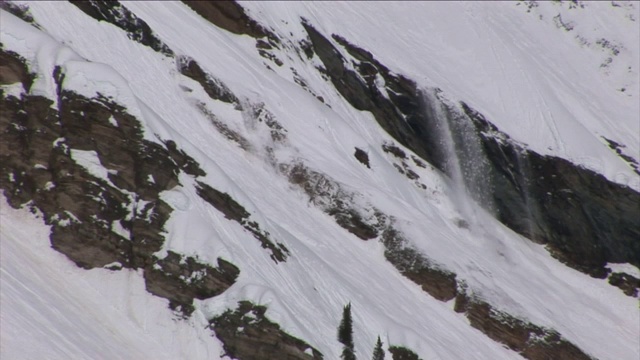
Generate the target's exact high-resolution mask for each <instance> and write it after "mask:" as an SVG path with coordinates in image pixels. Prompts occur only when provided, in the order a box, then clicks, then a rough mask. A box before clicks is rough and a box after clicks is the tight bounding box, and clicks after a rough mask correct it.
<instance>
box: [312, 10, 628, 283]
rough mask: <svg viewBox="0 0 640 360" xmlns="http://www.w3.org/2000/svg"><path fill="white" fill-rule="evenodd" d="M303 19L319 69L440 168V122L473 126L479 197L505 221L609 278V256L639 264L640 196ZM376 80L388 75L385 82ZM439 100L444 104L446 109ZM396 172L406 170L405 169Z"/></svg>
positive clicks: (585, 269)
mask: <svg viewBox="0 0 640 360" xmlns="http://www.w3.org/2000/svg"><path fill="white" fill-rule="evenodd" d="M303 25H304V27H305V29H306V30H307V33H308V34H309V38H310V42H311V43H312V44H313V48H312V50H313V51H314V52H315V54H316V55H317V56H318V57H319V58H320V60H321V61H322V63H323V64H324V68H323V69H321V71H322V72H324V73H325V74H327V75H328V77H329V79H330V80H331V82H332V83H333V85H334V86H335V88H336V89H337V90H338V92H340V94H341V95H342V96H343V97H344V98H345V99H346V100H347V101H348V102H349V103H350V104H351V105H352V106H353V107H354V108H356V109H358V110H363V111H369V112H371V113H372V115H373V116H374V117H375V119H376V120H377V122H378V123H379V124H380V126H382V127H383V128H384V129H385V130H386V131H387V132H388V133H389V134H390V135H391V136H393V137H394V138H395V139H396V140H397V141H398V142H399V143H401V144H402V145H404V146H406V147H407V148H409V149H411V150H412V151H413V152H415V153H416V154H417V155H419V156H420V157H421V158H423V159H425V160H427V161H428V162H430V163H431V164H433V165H434V166H435V167H436V168H438V169H439V170H441V171H443V172H445V173H447V174H449V175H451V169H448V167H447V160H446V159H447V155H446V153H445V151H444V150H443V149H442V148H441V146H439V144H440V141H439V139H438V136H439V132H438V127H439V123H440V122H442V121H457V122H459V123H460V122H461V124H460V125H461V126H466V127H467V128H471V129H472V131H473V132H475V133H476V135H475V136H476V137H477V139H478V140H477V141H479V142H480V144H481V149H482V151H484V152H485V154H486V159H484V160H483V162H486V164H487V166H486V167H485V168H486V169H483V171H487V172H488V173H487V174H484V175H485V177H486V179H489V180H487V181H485V185H486V189H487V194H486V199H480V200H486V204H485V205H486V206H490V207H491V209H490V210H492V211H495V213H496V217H497V218H498V219H499V220H500V221H501V222H503V223H504V224H505V225H507V226H509V227H510V228H512V229H513V230H514V231H516V232H518V233H520V234H522V235H524V236H526V237H528V238H530V239H532V240H533V241H535V242H538V243H543V244H547V248H548V249H549V251H550V253H551V254H552V255H553V256H555V257H556V258H558V259H559V260H561V261H563V262H564V263H566V264H567V265H569V266H571V267H574V268H576V269H578V270H581V271H583V272H585V273H587V274H590V275H592V276H595V277H600V278H603V277H605V276H606V269H605V267H604V266H605V264H606V263H607V262H616V263H625V262H628V263H631V264H634V265H636V266H639V265H640V242H638V241H637V240H636V239H638V238H640V225H639V224H638V222H637V219H638V218H640V208H639V207H638V206H637V204H638V203H640V194H638V193H637V192H635V191H633V190H631V189H629V188H627V187H625V186H623V185H619V184H616V183H613V182H610V181H608V180H607V179H605V178H604V177H603V176H601V175H599V174H597V173H594V172H592V171H590V170H587V169H584V168H581V167H579V166H576V165H574V164H572V163H571V162H569V161H566V160H564V159H561V158H558V157H551V156H542V155H540V154H537V153H535V152H533V151H531V150H528V149H526V148H524V147H523V146H521V145H519V144H517V143H516V142H514V141H512V140H511V139H509V138H508V136H506V135H505V134H504V133H501V132H500V131H499V130H498V129H497V128H496V127H495V126H493V125H492V124H491V123H490V122H489V121H488V120H487V119H485V118H484V117H483V116H482V115H481V114H479V113H478V112H477V111H474V110H473V109H471V107H469V106H468V105H466V104H464V103H461V104H460V108H461V109H462V110H461V111H457V110H456V108H455V107H454V106H451V105H450V104H433V103H429V101H427V100H426V95H425V94H424V93H422V92H421V91H420V90H419V89H418V88H417V86H416V84H415V82H413V81H411V80H409V79H407V78H406V77H404V76H402V75H397V74H393V73H392V72H391V71H390V70H389V69H388V68H387V67H385V66H384V65H382V64H381V63H380V62H378V61H377V60H376V59H375V58H374V57H373V55H372V54H371V53H370V52H368V51H366V50H364V49H361V48H358V47H357V46H355V45H353V44H350V43H349V42H348V41H347V40H346V39H344V38H342V37H340V36H337V35H334V36H333V40H334V41H335V42H336V43H337V44H339V45H341V46H342V47H343V48H344V50H345V51H346V52H347V54H348V55H349V56H350V58H346V57H345V55H343V53H342V52H340V51H339V50H338V48H337V47H336V46H335V45H334V43H333V42H332V41H330V40H329V39H327V38H326V37H325V36H323V35H322V34H321V33H320V32H318V31H317V30H316V29H315V28H314V27H313V26H311V25H310V24H308V23H306V22H303ZM347 62H351V63H352V64H353V68H355V69H356V71H353V70H349V69H348V68H347V66H346V63H347ZM376 78H382V79H383V80H384V84H385V85H384V87H383V88H381V87H380V86H379V85H378V84H379V83H380V82H376V81H374V80H375V79H376ZM434 106H441V107H442V108H443V109H444V114H441V113H438V112H437V111H435V110H434ZM443 116H444V117H445V118H444V119H443V118H440V117H443ZM388 150H389V151H390V149H388ZM458 150H459V149H458ZM460 153H461V154H460V155H461V156H463V158H462V159H461V161H462V162H465V161H466V162H468V163H472V161H470V159H465V158H464V151H460ZM398 155H399V156H401V155H402V154H398ZM398 170H399V171H400V172H404V173H405V174H406V171H404V170H403V169H402V167H400V168H399V169H398ZM468 181H469V179H465V182H467V183H468ZM489 203H490V204H491V205H488V204H489ZM494 207H495V208H494Z"/></svg>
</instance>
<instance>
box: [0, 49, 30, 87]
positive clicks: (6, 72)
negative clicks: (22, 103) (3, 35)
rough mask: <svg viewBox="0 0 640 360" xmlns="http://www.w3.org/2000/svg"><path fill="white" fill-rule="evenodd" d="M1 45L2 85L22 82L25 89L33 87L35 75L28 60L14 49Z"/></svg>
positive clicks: (0, 77) (0, 72)
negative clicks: (10, 49) (28, 64)
mask: <svg viewBox="0 0 640 360" xmlns="http://www.w3.org/2000/svg"><path fill="white" fill-rule="evenodd" d="M1 49H2V48H1V47H0V85H8V84H14V83H17V82H19V83H21V84H22V88H23V89H25V91H29V89H31V85H32V84H33V80H34V79H35V76H34V75H33V74H31V73H29V69H28V68H27V66H26V65H25V64H26V61H25V60H24V59H23V58H22V57H21V56H20V55H18V54H16V53H14V52H13V51H7V50H1Z"/></svg>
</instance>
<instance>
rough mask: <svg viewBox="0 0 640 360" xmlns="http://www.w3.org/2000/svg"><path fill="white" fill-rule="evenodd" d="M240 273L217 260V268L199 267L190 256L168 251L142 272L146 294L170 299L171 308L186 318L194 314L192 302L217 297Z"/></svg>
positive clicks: (228, 264) (200, 264) (203, 265)
mask: <svg viewBox="0 0 640 360" xmlns="http://www.w3.org/2000/svg"><path fill="white" fill-rule="evenodd" d="M239 274H240V270H239V269H238V268H237V267H236V266H235V265H233V264H231V263H230V262H228V261H225V260H223V259H221V258H218V267H217V268H214V267H212V266H210V265H206V264H202V263H200V262H198V261H197V260H196V259H194V258H192V257H185V256H184V255H180V254H177V253H175V252H173V251H169V253H168V255H167V256H166V257H165V258H164V259H161V260H158V261H156V262H155V264H154V265H152V266H148V267H147V268H146V269H145V277H144V278H145V282H146V286H147V291H149V292H150V293H152V294H154V295H156V296H160V297H163V298H165V299H169V301H170V303H169V305H170V306H171V308H172V309H175V310H179V311H181V312H183V313H184V314H185V315H189V314H191V313H192V312H193V310H194V308H193V299H201V300H202V299H208V298H211V297H214V296H217V295H220V294H221V293H223V292H224V291H225V290H227V289H228V288H229V287H230V286H231V285H233V283H234V282H235V281H236V279H237V278H238V275H239Z"/></svg>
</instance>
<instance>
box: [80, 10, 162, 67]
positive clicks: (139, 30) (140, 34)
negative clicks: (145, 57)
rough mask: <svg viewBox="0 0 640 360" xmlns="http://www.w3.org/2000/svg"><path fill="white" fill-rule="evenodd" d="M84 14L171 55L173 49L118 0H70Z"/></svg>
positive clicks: (130, 37) (134, 39)
mask: <svg viewBox="0 0 640 360" xmlns="http://www.w3.org/2000/svg"><path fill="white" fill-rule="evenodd" d="M69 2H70V3H72V4H73V5H75V6H77V7H78V9H80V10H82V11H83V12H84V13H85V14H87V15H89V16H91V17H92V18H94V19H96V20H98V21H105V22H108V23H110V24H113V25H115V26H117V27H119V28H120V29H122V30H124V31H125V32H126V33H127V36H128V37H129V39H131V40H133V41H136V42H139V43H140V44H142V45H145V46H148V47H150V48H152V49H153V50H155V51H157V52H159V53H161V54H164V55H165V56H168V57H172V56H173V51H172V50H171V49H170V48H169V47H168V46H167V45H166V44H165V43H163V42H162V40H160V39H159V38H158V37H157V36H156V34H155V33H154V32H153V30H151V28H150V27H149V25H147V23H146V22H145V21H144V20H142V19H140V18H139V17H137V16H136V15H135V14H134V13H132V12H131V11H130V10H129V9H127V8H126V7H125V6H124V5H122V4H120V2H119V1H114V0H109V1H107V0H91V1H79V0H70V1H69Z"/></svg>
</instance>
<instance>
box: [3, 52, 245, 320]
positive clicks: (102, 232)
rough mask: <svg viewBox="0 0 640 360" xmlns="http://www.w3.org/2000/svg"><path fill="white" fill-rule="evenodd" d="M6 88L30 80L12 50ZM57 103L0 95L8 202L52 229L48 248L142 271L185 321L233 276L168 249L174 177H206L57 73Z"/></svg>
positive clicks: (168, 145) (224, 267)
mask: <svg viewBox="0 0 640 360" xmlns="http://www.w3.org/2000/svg"><path fill="white" fill-rule="evenodd" d="M0 56H2V57H3V58H6V59H8V60H7V61H6V62H5V64H7V69H8V71H7V73H6V76H4V77H3V83H7V82H8V83H11V82H13V83H15V82H21V83H22V84H24V85H23V87H25V89H26V90H28V89H29V87H30V85H31V81H32V79H33V75H31V74H29V72H28V69H27V67H26V65H25V61H24V59H22V58H20V57H18V56H17V55H16V54H13V53H10V52H2V53H0ZM53 78H54V80H55V81H56V83H57V85H58V98H57V106H56V105H54V102H53V101H52V100H50V99H47V98H44V97H41V96H35V95H29V94H28V93H26V94H23V95H22V96H21V98H16V97H14V96H10V95H5V94H4V93H2V96H1V100H0V101H1V102H2V104H1V105H2V106H0V109H1V110H0V188H2V190H3V192H4V195H5V197H6V198H7V200H8V202H9V204H10V205H11V206H13V207H16V208H18V207H21V206H23V205H25V204H27V205H28V206H29V207H30V208H31V209H32V210H33V211H34V212H40V213H41V214H42V216H43V219H44V221H45V223H47V224H48V225H50V226H51V234H50V240H51V246H52V247H53V248H54V249H56V250H57V251H59V252H61V253H63V254H65V255H66V256H67V257H68V258H69V259H70V260H72V261H73V262H75V263H76V264H77V265H78V266H80V267H83V268H86V269H90V268H95V267H107V268H109V269H112V270H117V269H121V268H132V269H143V270H144V272H143V275H144V277H145V280H146V282H147V287H148V289H149V291H150V292H152V293H154V294H156V295H158V296H162V297H165V298H167V299H169V300H170V301H171V306H172V307H174V308H179V309H180V310H181V311H183V312H184V314H186V315H188V314H189V313H190V312H191V311H192V310H193V307H192V305H191V302H192V300H193V299H194V298H198V299H204V298H207V297H211V296H215V295H217V294H219V293H221V292H222V291H224V290H225V289H226V288H228V287H229V286H230V285H231V284H233V282H234V281H235V278H236V277H237V275H238V272H239V270H238V269H237V268H236V267H235V266H234V265H232V264H230V263H228V262H226V261H224V260H221V259H220V260H219V261H218V267H217V268H214V267H212V266H210V265H207V264H202V263H199V262H196V261H195V260H194V259H191V258H183V257H182V256H181V255H179V254H176V253H173V252H169V255H168V256H167V257H166V258H164V259H158V258H157V257H156V256H155V255H154V254H155V253H157V252H158V251H160V250H161V249H162V247H163V245H164V242H165V238H164V231H165V229H164V225H165V223H166V221H167V220H168V219H169V216H170V214H171V212H172V211H173V209H172V208H171V207H170V206H169V205H168V204H167V203H165V202H164V201H163V200H162V199H161V198H160V193H161V192H163V191H165V190H170V189H172V188H174V187H176V186H178V185H179V181H178V175H179V174H180V172H183V171H184V172H185V173H187V174H191V175H192V176H195V177H197V176H203V175H205V172H204V171H203V170H202V169H201V168H200V167H199V165H198V163H197V162H195V160H193V159H192V158H191V157H190V156H189V155H187V154H186V153H185V152H184V151H182V150H180V149H178V148H177V146H176V144H175V143H174V142H172V141H166V142H164V143H156V142H153V141H150V140H147V139H145V138H144V137H143V133H142V131H143V130H142V128H141V124H140V122H139V121H138V119H136V118H135V117H134V116H132V115H130V114H129V113H128V111H127V109H125V108H124V107H122V106H121V105H119V104H117V103H116V102H114V101H113V100H111V99H109V98H106V97H104V96H102V95H97V96H96V97H94V98H87V97H85V96H82V95H80V94H77V93H75V92H72V91H68V90H65V89H64V88H63V86H62V83H63V78H64V73H62V71H61V70H60V69H59V68H56V69H55V72H54V74H53Z"/></svg>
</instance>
